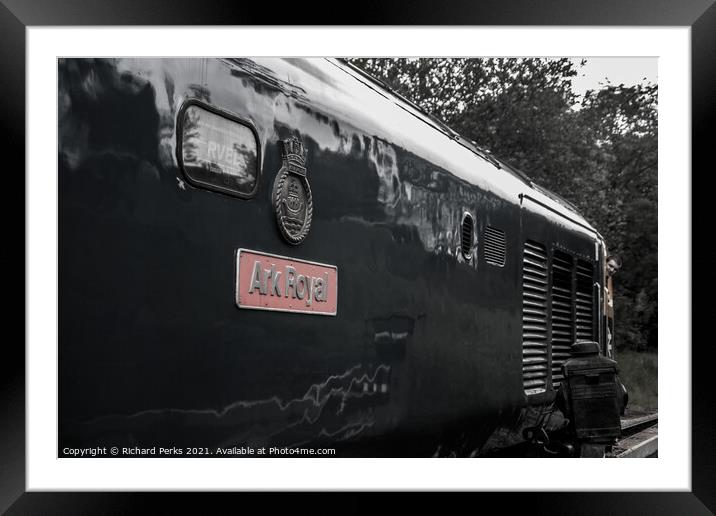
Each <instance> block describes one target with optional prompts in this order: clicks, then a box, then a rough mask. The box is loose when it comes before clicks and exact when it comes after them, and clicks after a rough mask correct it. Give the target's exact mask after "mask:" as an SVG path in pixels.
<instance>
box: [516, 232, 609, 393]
mask: <svg viewBox="0 0 716 516" xmlns="http://www.w3.org/2000/svg"><path fill="white" fill-rule="evenodd" d="M548 272H549V274H548ZM594 303H595V296H594V263H593V262H590V261H587V260H583V259H579V258H576V257H574V256H573V255H571V254H569V253H566V252H564V251H561V250H559V249H555V250H554V251H553V253H552V259H551V262H550V261H549V259H548V256H547V253H546V251H545V247H544V246H543V245H542V244H538V243H537V242H533V241H529V240H528V241H526V242H525V247H524V258H523V264H522V378H523V382H524V389H525V393H526V394H536V393H538V392H542V391H544V390H545V388H546V385H547V377H548V376H550V374H548V372H549V373H551V380H552V382H551V383H552V388H553V389H557V388H559V385H560V383H561V382H562V380H563V376H562V365H563V364H564V363H565V362H566V361H567V360H569V359H570V357H571V356H572V354H571V347H572V344H574V342H576V341H578V340H590V341H592V340H594ZM550 343H551V345H550ZM549 364H551V366H550V365H549ZM548 369H551V371H548Z"/></svg>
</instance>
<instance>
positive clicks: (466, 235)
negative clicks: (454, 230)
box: [460, 212, 475, 261]
mask: <svg viewBox="0 0 716 516" xmlns="http://www.w3.org/2000/svg"><path fill="white" fill-rule="evenodd" d="M474 227H475V221H474V220H473V218H472V215H470V214H469V213H468V212H465V213H464V214H463V216H462V228H461V231H460V236H461V239H460V250H461V251H462V255H463V257H464V258H465V259H466V260H468V261H469V260H471V259H472V243H473V234H474V231H473V230H474Z"/></svg>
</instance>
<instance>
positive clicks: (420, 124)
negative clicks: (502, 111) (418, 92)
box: [232, 58, 598, 235]
mask: <svg viewBox="0 0 716 516" xmlns="http://www.w3.org/2000/svg"><path fill="white" fill-rule="evenodd" d="M232 61H234V64H238V65H239V66H241V67H242V68H248V67H251V70H250V71H251V73H254V74H257V73H258V74H259V75H264V78H265V79H267V78H268V79H269V80H272V81H276V82H278V83H282V84H283V86H282V89H289V90H291V91H288V93H289V94H290V95H291V96H293V97H299V98H300V97H305V98H306V101H308V102H310V103H311V104H313V105H315V106H317V107H318V108H319V109H321V110H323V111H325V112H327V113H334V114H335V115H336V118H340V119H341V120H342V121H344V122H343V124H342V125H343V126H344V127H345V126H346V125H352V126H353V128H354V129H355V130H357V131H360V132H362V133H364V134H370V135H373V136H375V137H378V138H380V139H383V140H384V141H386V142H389V143H391V144H393V145H396V146H399V147H402V148H404V149H406V150H407V151H409V152H412V153H414V154H415V155H417V156H420V157H422V158H424V159H426V160H427V161H429V162H432V163H433V164H435V165H438V166H440V167H441V168H443V169H445V170H447V171H449V172H450V173H452V174H454V175H456V176H457V177H460V178H461V179H464V180H466V181H468V182H470V183H472V184H475V185H477V186H479V187H481V188H483V189H485V190H489V191H492V192H493V193H495V194H496V195H498V196H500V197H502V198H503V199H505V200H506V201H507V202H512V203H515V204H519V203H520V201H521V199H522V197H523V196H527V197H529V198H531V199H532V200H533V201H536V202H537V203H538V204H541V205H542V206H543V207H546V208H547V209H548V210H549V211H551V212H554V213H558V214H559V215H561V216H562V217H565V218H567V219H569V220H571V221H572V222H574V223H576V224H577V225H578V226H581V227H582V228H583V229H586V230H588V231H589V232H591V233H594V234H597V235H598V233H597V231H596V229H594V228H593V227H592V226H591V225H590V224H589V223H588V222H587V221H586V220H585V219H584V217H583V216H582V215H581V214H580V213H579V211H578V210H577V208H576V207H575V206H574V205H573V204H571V203H570V202H568V201H566V200H565V199H563V198H562V197H560V196H559V195H557V194H555V193H554V192H551V191H549V190H548V189H546V188H543V187H541V186H539V185H537V184H535V183H534V182H533V181H532V180H531V179H530V178H529V177H528V176H527V175H526V174H525V173H524V172H522V171H520V170H518V169H516V168H515V167H512V166H511V165H509V164H508V163H506V162H505V161H503V160H502V159H500V158H498V157H496V156H495V155H493V154H492V153H491V152H490V151H488V150H486V149H484V148H482V147H480V146H478V145H477V144H476V143H475V142H472V141H470V140H468V139H467V138H464V137H462V136H460V135H459V134H458V133H457V132H456V131H454V130H453V129H451V128H450V127H448V126H447V125H446V124H445V123H443V122H442V121H440V120H438V119H437V118H435V117H433V116H431V115H430V114H428V113H426V112H425V111H424V110H423V109H421V108H420V107H419V106H417V105H416V104H415V103H413V102H411V101H409V100H408V99H405V98H404V97H402V96H401V95H399V94H397V93H396V92H394V91H393V90H392V89H390V87H388V86H387V85H386V84H385V83H383V82H382V81H380V80H378V79H376V78H374V77H372V76H371V75H369V74H367V73H366V72H364V71H363V70H361V69H359V68H358V67H356V66H354V65H352V64H350V63H348V62H347V61H345V60H343V59H334V58H286V59H277V58H265V59H264V58H256V59H252V60H251V63H252V64H251V65H247V64H246V60H232ZM348 129H350V128H348ZM319 144H320V142H319Z"/></svg>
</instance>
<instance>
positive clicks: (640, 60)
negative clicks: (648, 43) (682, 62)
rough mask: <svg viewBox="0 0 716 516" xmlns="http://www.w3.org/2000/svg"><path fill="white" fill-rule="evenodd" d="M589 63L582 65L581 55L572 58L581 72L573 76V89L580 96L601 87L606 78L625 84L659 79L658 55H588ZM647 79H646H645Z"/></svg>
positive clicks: (654, 81)
mask: <svg viewBox="0 0 716 516" xmlns="http://www.w3.org/2000/svg"><path fill="white" fill-rule="evenodd" d="M584 59H586V60H587V63H586V64H585V65H584V66H582V67H580V66H579V63H580V61H581V60H582V58H581V57H575V58H572V60H573V61H574V63H575V65H576V68H577V70H579V73H578V74H577V77H574V78H572V91H574V92H575V93H576V94H578V95H579V96H580V97H581V96H582V95H584V93H585V92H586V91H587V90H595V89H599V88H600V87H601V86H600V83H606V78H609V82H611V83H612V84H621V83H624V85H625V86H632V85H634V84H639V83H642V82H644V83H646V82H652V83H656V79H657V58H656V57H586V58H584ZM644 79H646V80H644Z"/></svg>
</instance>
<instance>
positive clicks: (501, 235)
mask: <svg viewBox="0 0 716 516" xmlns="http://www.w3.org/2000/svg"><path fill="white" fill-rule="evenodd" d="M484 240H485V261H486V262H487V263H489V264H492V265H498V266H500V267H503V266H504V265H505V257H506V256H507V247H506V243H505V242H506V240H505V232H504V231H502V230H500V229H495V228H493V227H491V226H485V238H484Z"/></svg>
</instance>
